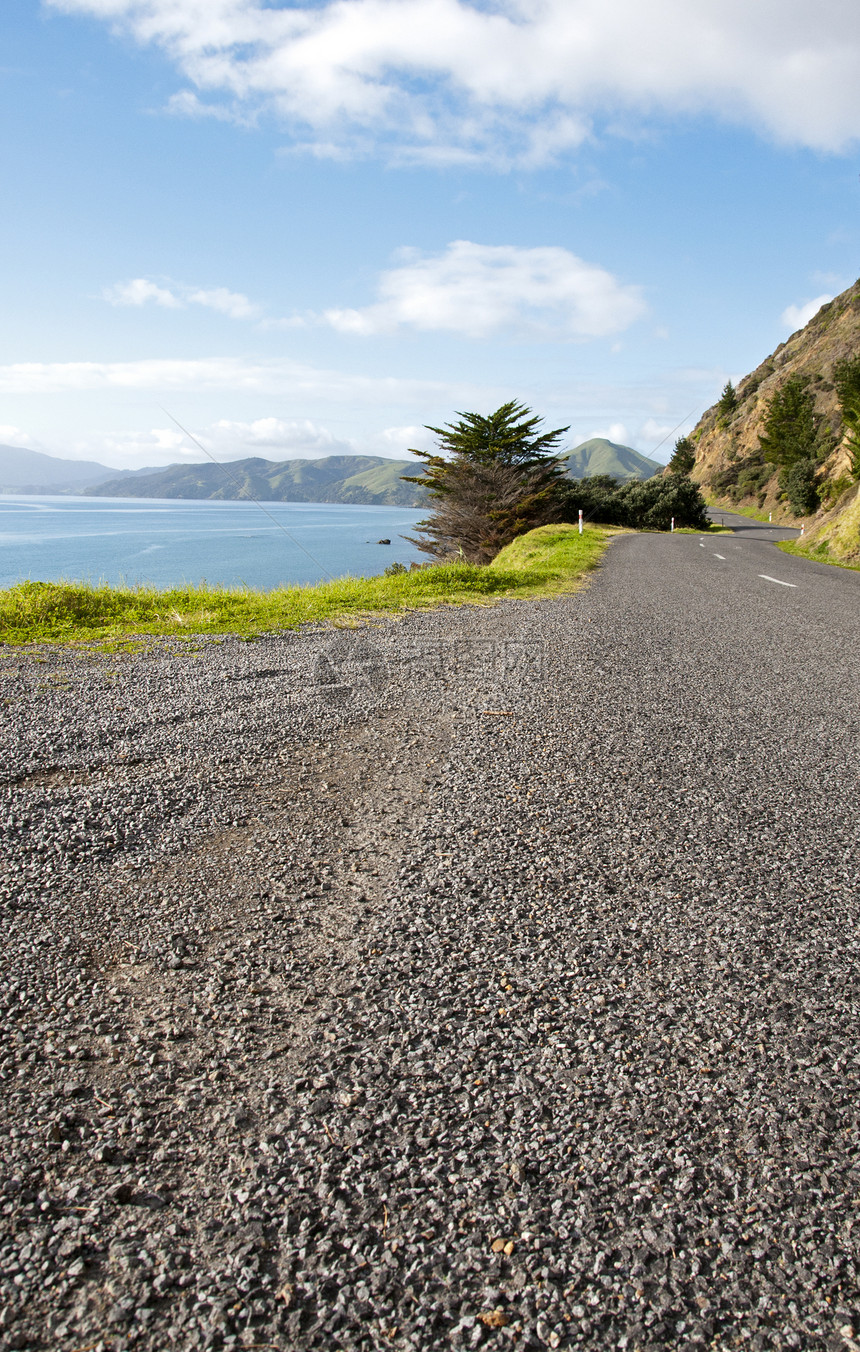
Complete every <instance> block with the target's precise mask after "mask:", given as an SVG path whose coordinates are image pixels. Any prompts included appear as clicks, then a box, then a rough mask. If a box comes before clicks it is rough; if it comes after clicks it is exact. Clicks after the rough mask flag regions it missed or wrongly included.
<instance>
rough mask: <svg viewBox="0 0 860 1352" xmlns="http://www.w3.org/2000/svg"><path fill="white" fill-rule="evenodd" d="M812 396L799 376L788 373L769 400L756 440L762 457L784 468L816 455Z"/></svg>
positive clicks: (813, 400) (815, 430)
mask: <svg viewBox="0 0 860 1352" xmlns="http://www.w3.org/2000/svg"><path fill="white" fill-rule="evenodd" d="M817 430H818V429H817V426H816V419H815V399H814V397H813V395H812V393H811V391H810V390H808V389H807V382H806V381H805V380H804V378H803V377H802V376H790V377H789V378H788V380H786V382H785V384H784V385H782V386H781V388H780V389H778V390H777V391H776V392H775V393H774V395H773V398H772V399H771V401H770V403H769V405H768V409H767V413H766V414H765V421H764V431H763V432H762V433H761V434H760V436H759V443H760V445H761V449H762V451H763V452H764V458H765V460H767V461H769V462H770V463H771V464H774V465H780V466H782V467H784V468H787V467H788V466H790V465H793V464H794V463H795V462H796V461H798V460H813V459H814V458H815V440H816V433H817Z"/></svg>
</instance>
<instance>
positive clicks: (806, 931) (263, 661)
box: [0, 536, 860, 1352]
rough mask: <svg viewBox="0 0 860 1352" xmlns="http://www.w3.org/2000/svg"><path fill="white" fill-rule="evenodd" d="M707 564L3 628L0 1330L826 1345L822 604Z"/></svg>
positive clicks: (846, 617) (833, 991)
mask: <svg viewBox="0 0 860 1352" xmlns="http://www.w3.org/2000/svg"><path fill="white" fill-rule="evenodd" d="M722 543H723V542H720V544H721V545H722ZM725 543H726V544H727V545H731V541H726V542H725ZM756 551H758V552H756ZM722 552H723V553H726V552H727V551H726V549H725V548H723V550H722ZM763 561H764V562H766V563H767V565H768V566H767V567H764V566H763ZM723 562H724V566H722V567H718V565H717V563H716V561H714V560H713V559H712V550H711V546H710V544H709V546H708V549H705V550H703V549H702V548H701V547H700V546H699V545H698V542H697V540H696V539H695V538H694V537H684V538H681V537H674V538H667V537H648V536H636V537H633V536H628V537H624V538H622V539H620V540H618V541H616V543H615V544H614V545H613V546H612V549H611V550H610V553H609V555H608V560H607V563H606V564H605V566H604V567H603V568H602V569H601V570H600V571H599V573H598V574H597V575H596V576H595V579H594V581H593V582H592V584H591V585H590V587H589V589H588V590H587V591H585V592H583V593H580V594H579V595H577V596H574V597H569V598H563V599H557V600H550V601H541V602H504V603H502V604H501V605H499V606H497V607H495V608H494V609H492V610H474V609H460V610H451V611H443V612H434V613H430V614H424V615H418V616H412V617H409V618H407V619H406V620H404V621H402V622H400V623H388V624H386V625H384V626H382V627H379V628H369V629H365V630H361V631H358V632H351V631H332V630H326V631H319V632H302V633H299V634H291V635H285V636H278V637H271V638H264V639H261V640H259V641H256V642H253V643H240V642H235V641H232V640H227V641H222V642H209V641H205V642H204V641H201V642H196V643H194V644H190V645H189V644H182V645H180V644H178V643H171V642H160V643H158V644H152V645H150V646H146V645H144V647H143V650H141V651H138V652H136V653H135V652H131V653H124V654H122V653H121V654H114V655H111V654H104V653H101V652H98V651H90V652H80V651H79V652H70V651H68V650H58V649H53V650H50V649H42V650H39V651H32V650H27V651H23V650H12V649H5V650H2V651H0V673H2V691H0V694H2V697H3V699H4V701H5V703H4V710H5V718H4V720H3V729H2V740H3V748H2V749H3V761H2V763H3V765H4V766H5V786H4V791H3V792H4V803H3V809H4V810H3V840H4V859H5V862H4V872H3V880H2V896H3V898H4V901H3V906H4V928H5V956H6V970H7V979H6V981H5V982H4V985H3V990H2V994H0V1006H2V1008H0V1014H2V1019H3V1041H2V1045H0V1077H2V1083H3V1091H4V1092H3V1128H4V1158H3V1170H2V1193H0V1207H1V1208H2V1227H0V1281H2V1288H3V1291H2V1295H3V1302H2V1312H0V1347H2V1348H3V1349H7V1348H8V1349H25V1348H26V1349H52V1350H53V1349H64V1350H68V1352H71V1350H72V1349H76V1350H78V1352H84V1349H92V1352H96V1350H97V1349H101V1350H102V1352H125V1349H131V1348H134V1349H141V1350H148V1349H151V1352H163V1349H170V1348H176V1349H197V1348H207V1349H208V1348H212V1349H232V1348H237V1349H238V1348H246V1347H257V1348H259V1347H269V1348H280V1349H292V1348H296V1349H305V1348H308V1349H310V1348H325V1349H362V1350H363V1352H364V1350H369V1349H381V1348H396V1349H398V1348H399V1349H430V1348H449V1347H450V1348H475V1347H478V1346H486V1347H499V1348H505V1347H509V1346H510V1347H515V1348H522V1347H529V1348H540V1347H550V1348H557V1347H565V1348H566V1347H572V1348H622V1349H629V1350H630V1352H633V1350H634V1349H641V1350H642V1352H644V1350H645V1349H655V1348H681V1349H684V1348H690V1349H699V1348H705V1347H709V1348H736V1347H739V1348H755V1349H758V1348H780V1349H782V1348H829V1349H833V1350H834V1352H836V1350H837V1349H838V1350H839V1352H845V1349H848V1352H851V1350H852V1349H854V1350H855V1352H856V1349H858V1348H860V1317H858V1307H860V1302H858V1283H857V1276H858V1234H860V1214H858V1212H860V1192H858V1182H860V1167H858V1158H857V1139H858V1126H860V1099H858V1078H860V1046H858V1009H859V1008H860V994H858V991H859V990H860V987H858V955H860V943H858V938H859V937H860V932H858V889H857V882H858V876H857V840H858V833H857V826H858V798H857V749H858V708H860V701H858V674H857V673H858V671H860V655H858V651H857V650H858V641H857V630H856V613H857V611H856V603H857V598H858V595H860V592H858V587H857V583H856V582H855V579H854V576H853V575H852V574H845V573H841V572H840V573H839V582H838V583H833V584H831V583H829V582H828V581H827V579H826V578H825V579H824V580H823V581H822V580H820V579H821V578H822V576H823V570H817V569H815V568H814V567H813V566H812V565H807V564H803V563H801V562H799V561H797V560H792V559H784V558H782V557H780V556H778V555H777V554H776V553H775V551H774V550H773V549H772V548H770V547H769V546H765V545H761V544H755V543H752V542H751V543H745V545H744V551H743V553H742V554H732V555H730V556H728V562H726V560H724V561H723ZM777 562H778V566H779V570H780V576H787V572H786V570H789V571H791V575H792V580H795V579H796V578H797V577H801V576H802V577H805V578H806V579H818V580H817V581H815V585H814V586H810V587H807V588H806V590H805V591H804V588H803V587H802V586H800V585H799V584H798V585H797V587H796V590H791V591H789V590H788V589H785V590H784V589H782V588H778V587H769V584H767V583H766V582H764V581H761V580H759V578H758V574H759V573H767V572H768V571H770V572H774V571H775V569H776V567H777ZM833 571H834V572H835V571H836V570H833ZM816 588H817V589H818V590H816ZM852 588H853V590H852Z"/></svg>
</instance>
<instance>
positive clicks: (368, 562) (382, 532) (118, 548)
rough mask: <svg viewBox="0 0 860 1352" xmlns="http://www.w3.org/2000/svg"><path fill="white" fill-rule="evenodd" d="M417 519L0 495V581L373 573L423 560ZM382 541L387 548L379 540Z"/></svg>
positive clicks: (375, 512)
mask: <svg viewBox="0 0 860 1352" xmlns="http://www.w3.org/2000/svg"><path fill="white" fill-rule="evenodd" d="M267 513H268V515H267ZM421 516H422V513H421V512H420V511H414V510H409V509H406V508H404V507H342V506H340V505H338V504H333V503H317V502H267V503H266V504H265V511H262V510H261V509H260V508H259V507H257V506H256V505H255V504H254V503H249V502H177V501H175V500H169V501H168V500H164V499H155V500H153V499H141V498H72V497H23V496H11V495H7V496H2V495H0V586H2V587H10V586H12V585H13V584H14V583H15V582H21V581H23V580H24V579H27V578H29V579H32V580H33V581H37V580H38V581H45V582H50V581H56V580H57V579H60V578H65V579H69V580H74V581H90V582H100V581H104V582H112V583H118V582H130V583H131V582H145V583H151V584H153V585H154V586H157V587H168V586H177V585H180V584H181V583H183V582H187V583H199V582H201V581H203V580H205V581H206V582H209V583H213V584H214V583H220V584H222V585H224V586H242V585H243V584H246V585H247V586H249V587H275V586H277V585H278V584H279V583H282V582H318V581H320V580H321V579H323V578H325V576H326V574H327V573H328V574H330V575H331V576H332V577H343V576H344V575H345V574H352V575H353V576H354V577H370V576H372V575H373V574H374V573H381V572H382V571H383V570H384V569H385V568H386V566H387V565H388V564H389V563H393V562H394V561H395V560H397V561H398V562H400V563H405V564H409V563H411V562H412V560H413V559H418V560H420V559H421V558H422V555H421V554H420V553H419V552H418V550H416V549H415V547H414V546H413V545H410V544H407V542H406V541H405V540H403V539H401V535H402V534H403V533H406V534H410V535H411V534H412V532H413V530H414V527H415V523H416V522H417V521H419V520H420V518H421ZM383 538H387V539H390V540H391V544H390V546H386V545H380V544H378V543H377V541H379V540H380V539H383ZM305 551H307V552H305ZM308 555H311V556H312V557H311V558H309V557H308ZM424 557H425V558H426V555H425V556H424Z"/></svg>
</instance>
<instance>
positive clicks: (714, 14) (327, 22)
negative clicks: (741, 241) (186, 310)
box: [45, 0, 860, 164]
mask: <svg viewBox="0 0 860 1352" xmlns="http://www.w3.org/2000/svg"><path fill="white" fill-rule="evenodd" d="M45 3H46V4H47V5H48V6H50V7H51V8H53V9H55V10H59V11H64V12H66V13H69V14H85V15H90V16H94V17H96V18H99V19H102V20H104V21H106V22H108V23H110V24H112V25H113V26H115V27H116V28H118V29H119V30H120V31H130V32H131V33H132V34H133V35H134V36H135V37H136V39H137V40H138V41H139V42H140V43H144V44H152V45H156V46H158V47H160V48H161V49H162V50H163V51H165V53H166V54H167V55H168V56H169V58H170V59H171V60H172V61H173V62H174V63H175V65H176V66H177V68H178V69H179V71H180V73H181V75H182V76H183V78H184V79H186V80H187V81H188V82H189V85H190V86H191V88H188V89H186V90H183V91H180V93H179V94H178V95H175V96H174V99H173V101H172V107H173V110H174V111H177V110H178V111H184V112H186V113H188V114H190V115H192V116H197V117H199V116H208V117H213V116H224V117H231V118H236V119H238V120H243V119H244V120H246V121H247V120H249V119H252V118H253V116H254V114H255V112H256V111H257V110H258V109H261V108H268V109H271V110H273V111H274V112H275V113H276V114H278V115H280V117H281V118H282V119H283V121H284V123H285V124H286V126H287V127H288V128H289V130H290V132H291V133H292V135H293V138H294V139H295V140H296V141H297V142H301V143H303V144H305V145H306V146H308V147H311V148H313V147H315V146H317V145H321V146H323V147H325V148H326V149H325V151H324V153H330V150H329V148H330V147H335V146H337V147H342V148H346V149H347V150H355V151H356V152H358V153H364V152H366V151H367V149H368V148H369V147H372V146H373V145H378V144H379V143H380V141H382V142H383V143H384V144H386V145H387V147H388V148H389V150H391V151H392V152H394V153H395V157H396V156H397V155H398V154H400V155H404V156H405V157H406V158H407V159H408V158H409V157H410V156H412V157H413V158H416V159H422V158H423V159H424V161H425V162H427V161H428V160H429V161H430V162H434V160H435V162H450V161H451V160H452V159H456V157H457V156H458V155H459V156H461V157H463V156H465V157H466V158H467V159H468V157H469V156H477V157H484V158H487V159H489V160H491V161H492V160H495V161H496V162H498V163H503V162H507V163H510V162H513V161H517V162H520V163H525V164H530V163H539V162H541V161H546V160H548V159H553V158H554V157H556V156H557V155H558V154H560V153H563V152H564V151H565V150H567V149H569V148H570V147H575V146H577V145H578V144H580V142H581V141H582V140H583V138H584V137H585V136H586V135H588V134H589V127H590V124H591V123H592V121H593V120H594V119H596V118H601V119H605V120H606V121H607V122H608V123H609V124H612V123H613V122H614V123H616V124H619V125H623V124H624V122H625V120H626V122H627V123H628V125H629V124H630V123H631V122H632V121H633V120H634V119H639V120H642V119H648V118H649V117H652V116H660V117H662V116H665V115H667V114H668V115H669V116H673V115H676V116H681V117H689V116H693V115H699V114H702V113H704V114H710V115H715V116H717V117H720V118H722V119H724V120H726V121H729V122H733V123H740V124H743V125H747V126H751V127H753V128H755V129H756V130H757V131H760V132H763V133H765V134H766V135H769V136H772V137H775V138H776V139H778V140H780V141H783V142H785V143H788V144H795V145H802V146H810V147H813V148H815V149H818V150H828V151H832V150H842V149H845V148H847V147H848V146H849V145H850V144H852V143H853V142H855V141H856V140H857V139H858V137H860V81H858V80H857V78H856V72H857V69H858V67H860V7H858V6H857V5H856V3H855V0H818V3H817V4H816V5H814V6H813V5H810V4H809V3H808V0H757V3H752V4H751V3H749V0H696V3H695V4H691V3H689V0H650V3H648V4H643V3H642V0H498V3H493V4H484V3H479V2H478V0H315V2H313V3H311V2H310V0H306V3H305V4H304V5H302V4H301V3H295V4H290V5H289V6H281V5H277V6H276V5H273V4H268V3H266V0H205V3H201V0H45ZM201 94H202V95H203V96H205V102H204V101H201V99H200V97H199V95H201ZM216 109H220V110H221V111H220V112H218V111H216ZM308 133H310V134H308Z"/></svg>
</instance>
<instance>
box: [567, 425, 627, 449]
mask: <svg viewBox="0 0 860 1352" xmlns="http://www.w3.org/2000/svg"><path fill="white" fill-rule="evenodd" d="M629 436H630V433H629V432H628V430H627V425H626V423H622V422H616V423H610V424H609V426H608V427H598V428H596V429H595V430H594V431H593V432H590V433H589V435H588V436H587V437H585V438H584V440H585V441H590V440H591V438H592V437H604V438H605V439H606V440H607V441H614V442H615V444H616V446H626V445H628V438H629ZM577 444H580V443H577Z"/></svg>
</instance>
